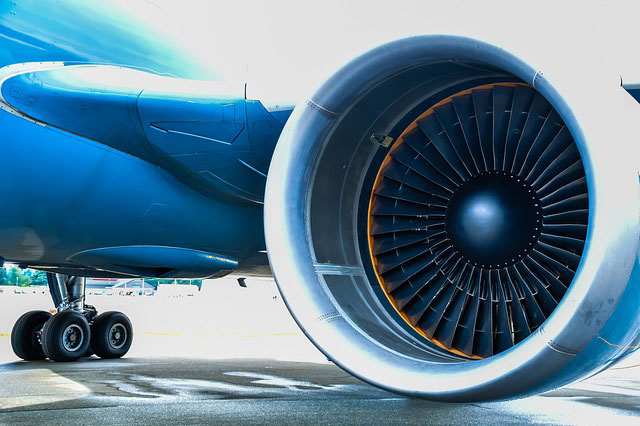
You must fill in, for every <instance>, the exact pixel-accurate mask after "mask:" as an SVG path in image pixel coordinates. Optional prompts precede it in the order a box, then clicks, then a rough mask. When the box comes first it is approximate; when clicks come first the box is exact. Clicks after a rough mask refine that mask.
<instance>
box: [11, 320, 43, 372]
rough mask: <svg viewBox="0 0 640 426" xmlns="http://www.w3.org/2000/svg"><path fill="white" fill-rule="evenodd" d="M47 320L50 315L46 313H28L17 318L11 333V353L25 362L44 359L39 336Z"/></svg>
mask: <svg viewBox="0 0 640 426" xmlns="http://www.w3.org/2000/svg"><path fill="white" fill-rule="evenodd" d="M49 318H51V314H50V313H49V312H46V311H30V312H27V313H26V314H24V315H22V316H21V317H20V318H18V321H16V323H15V325H14V326H13V330H12V331H11V347H12V348H13V353H15V354H16V355H17V356H18V357H20V358H22V359H24V360H25V361H37V360H41V359H45V358H46V357H47V356H46V355H45V353H44V351H43V350H42V345H41V344H40V334H41V333H42V327H44V325H45V323H46V322H47V321H48V320H49Z"/></svg>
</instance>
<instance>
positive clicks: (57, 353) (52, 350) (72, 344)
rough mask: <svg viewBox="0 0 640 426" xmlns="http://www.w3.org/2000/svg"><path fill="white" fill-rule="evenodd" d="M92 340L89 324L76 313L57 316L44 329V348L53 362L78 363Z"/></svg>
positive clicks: (70, 312)
mask: <svg viewBox="0 0 640 426" xmlns="http://www.w3.org/2000/svg"><path fill="white" fill-rule="evenodd" d="M90 339H91V329H90V328H89V323H88V322H87V320H86V319H85V317H84V316H82V315H81V314H79V313H78V312H74V311H62V312H59V313H57V314H55V315H54V316H53V317H51V319H50V320H49V321H47V323H46V324H45V325H44V328H43V329H42V339H41V340H42V348H43V349H44V353H45V354H46V355H47V357H48V358H49V359H50V360H52V361H59V362H65V361H77V360H78V359H80V358H82V356H84V354H85V353H86V352H87V348H88V347H89V342H90Z"/></svg>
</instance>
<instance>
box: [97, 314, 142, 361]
mask: <svg viewBox="0 0 640 426" xmlns="http://www.w3.org/2000/svg"><path fill="white" fill-rule="evenodd" d="M91 333H92V334H91V344H92V347H93V350H94V351H95V353H96V355H98V356H99V357H100V358H104V359H111V358H120V357H122V356H123V355H124V354H126V353H127V351H129V348H130V347H131V342H132V337H133V336H132V334H133V329H132V327H131V321H129V318H127V316H126V315H125V314H123V313H122V312H105V313H103V314H100V315H98V316H97V318H96V319H95V321H94V322H93V326H92V327H91Z"/></svg>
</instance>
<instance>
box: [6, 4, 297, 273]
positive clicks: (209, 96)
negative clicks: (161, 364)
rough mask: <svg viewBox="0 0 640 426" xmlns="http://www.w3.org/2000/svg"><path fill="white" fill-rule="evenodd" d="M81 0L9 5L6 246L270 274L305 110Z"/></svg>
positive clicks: (160, 269)
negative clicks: (288, 150)
mask: <svg viewBox="0 0 640 426" xmlns="http://www.w3.org/2000/svg"><path fill="white" fill-rule="evenodd" d="M77 3H78V2H75V1H68V2H62V3H60V4H55V6H54V5H53V4H52V3H42V4H41V5H40V6H39V9H40V10H38V13H37V14H34V13H33V12H34V10H35V9H34V8H33V7H21V6H20V5H16V4H13V3H11V4H10V5H7V6H4V7H3V8H4V9H3V10H2V9H0V82H1V86H0V93H1V95H2V99H1V101H2V102H1V105H0V108H1V109H2V110H1V111H0V152H1V153H2V159H1V163H0V198H1V199H2V200H3V203H2V204H3V207H2V209H1V210H0V257H1V258H2V259H4V260H5V261H10V262H15V263H19V264H23V265H28V266H32V267H41V268H47V269H49V270H52V271H56V272H66V273H73V274H81V275H88V276H127V275H128V276H131V275H137V276H166V277H171V276H192V277H196V276H211V275H216V274H224V273H227V272H229V271H232V270H236V271H243V272H247V273H258V274H265V273H268V272H269V271H268V261H267V257H266V251H265V245H264V230H263V218H262V215H263V210H262V196H263V191H264V184H265V181H266V173H267V170H268V166H269V161H270V158H271V155H272V153H273V149H274V147H275V143H276V141H277V138H278V136H279V134H280V131H281V129H282V127H283V125H284V122H285V121H286V119H287V117H288V115H289V114H290V112H291V108H290V107H287V106H284V107H283V106H281V105H275V106H274V105H266V106H265V105H263V104H262V103H261V102H260V101H258V100H252V99H247V98H246V87H245V85H244V84H242V83H241V84H227V83H224V84H222V83H207V82H206V81H203V80H216V79H217V78H219V77H220V76H219V75H218V74H217V73H216V71H215V70H214V69H210V68H207V67H206V66H203V65H200V64H199V63H198V61H196V60H195V59H194V58H192V57H190V56H189V55H188V54H187V53H185V52H183V51H182V50H181V49H180V48H179V47H177V46H176V45H174V43H173V42H172V41H171V37H170V35H168V34H163V33H161V32H159V31H158V30H157V29H152V28H147V27H145V26H144V25H142V24H143V23H142V24H140V25H137V24H138V23H137V22H136V21H135V17H134V16H123V15H122V13H124V12H126V10H124V9H123V10H120V9H118V8H117V7H113V5H112V6H110V7H108V6H100V5H97V4H96V5H93V6H90V7H77V6H78V5H77ZM41 9H49V10H47V11H46V12H47V13H43V11H42V10H41ZM153 9H154V7H151V6H150V7H149V10H148V12H149V13H156V12H154V10H153ZM116 15H117V16H116ZM185 100H187V101H188V102H185Z"/></svg>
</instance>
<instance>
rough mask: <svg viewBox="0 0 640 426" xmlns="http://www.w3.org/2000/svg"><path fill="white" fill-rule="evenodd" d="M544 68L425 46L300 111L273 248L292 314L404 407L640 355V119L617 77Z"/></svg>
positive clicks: (574, 375) (271, 200)
mask: <svg viewBox="0 0 640 426" xmlns="http://www.w3.org/2000/svg"><path fill="white" fill-rule="evenodd" d="M542 71H544V74H543V72H542ZM542 71H541V70H539V69H537V68H535V67H534V66H532V65H529V64H527V63H526V62H525V61H523V60H521V59H520V58H518V57H516V56H515V55H513V54H511V53H509V52H507V51H505V50H503V49H500V48H499V47H496V46H493V45H490V44H487V43H484V42H481V41H478V40H474V39H470V38H465V37H457V36H440V35H433V36H417V37H411V38H407V39H402V40H397V41H394V42H391V43H388V44H386V45H383V46H380V47H378V48H376V49H373V50H371V51H369V52H367V53H365V54H364V55H362V56H360V57H358V58H356V59H354V60H353V61H351V62H350V63H349V64H347V65H345V66H344V67H343V68H341V69H340V70H339V71H338V72H336V73H335V74H334V75H333V76H331V77H330V78H329V79H328V80H327V81H326V82H325V83H324V84H323V85H322V86H321V87H320V88H319V89H318V90H317V91H316V92H315V93H314V94H313V95H312V96H311V97H310V98H309V100H308V101H306V102H305V103H304V104H301V105H299V106H297V107H296V109H295V111H294V113H293V115H292V116H291V118H290V119H289V121H288V123H287V125H286V127H285V129H284V132H283V134H282V136H281V137H280V140H279V141H278V144H277V146H276V151H275V154H274V157H273V160H272V163H271V166H270V171H269V175H268V182H267V190H266V198H265V229H266V242H267V248H268V253H269V257H270V262H271V267H272V269H273V272H274V275H275V278H276V281H277V283H278V287H279V289H280V291H281V293H282V296H283V298H284V300H285V302H286V304H287V306H288V308H289V310H290V311H291V313H292V315H293V316H294V318H295V320H296V321H297V322H298V324H299V325H300V327H301V328H302V330H303V331H304V333H305V334H306V335H307V336H308V337H309V338H310V339H311V341H312V342H313V343H314V344H315V345H316V346H317V347H318V348H319V349H320V350H321V351H322V352H323V353H325V354H326V355H327V356H328V357H329V358H330V359H331V360H333V361H334V362H335V363H336V364H337V365H339V366H340V367H342V368H343V369H345V370H346V371H348V372H350V373H352V374H354V375H355V376H357V377H359V378H361V379H363V380H365V381H367V382H369V383H371V384H373V385H376V386H379V387H382V388H384V389H387V390H390V391H394V392H398V393H401V394H405V395H412V396H419V397H424V398H429V399H435V400H446V401H471V400H486V399H503V398H512V397H519V396H525V395H530V394H533V393H538V392H543V391H546V390H549V389H552V388H554V387H557V386H561V385H564V384H567V383H569V382H571V381H574V380H577V379H580V378H584V377H586V376H588V375H590V374H594V373H595V372H597V371H599V370H601V369H603V368H606V367H607V366H609V365H611V364H612V363H613V362H615V361H616V360H618V359H620V358H621V357H622V356H624V355H625V354H627V353H628V352H629V351H630V350H632V348H633V347H634V346H635V345H636V343H637V342H638V340H639V339H638V335H639V330H640V328H639V325H640V324H639V322H640V315H639V312H638V311H639V304H638V302H637V301H638V300H640V299H638V296H640V280H639V279H638V278H640V277H639V274H640V269H639V265H638V241H639V236H640V226H639V221H638V218H639V213H640V199H639V189H640V188H639V184H638V167H637V160H636V159H637V157H634V154H635V151H636V149H635V139H636V138H637V135H638V134H640V133H639V131H640V129H639V127H638V124H639V123H638V121H639V120H638V119H637V118H638V117H640V115H639V110H640V108H639V106H638V105H637V104H636V102H635V101H634V100H633V99H632V98H631V97H630V96H629V95H628V94H627V93H626V92H625V91H624V89H622V88H621V87H620V84H619V81H617V80H615V79H607V78H595V77H594V79H592V80H589V79H588V77H589V76H584V75H582V76H581V77H580V78H578V79H577V78H574V75H572V74H571V73H570V72H568V70H567V67H566V66H565V67H562V66H558V67H554V68H553V69H544V70H542ZM593 75H594V76H596V75H597V73H594V74H593ZM585 81H588V83H589V85H588V88H586V87H585Z"/></svg>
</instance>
